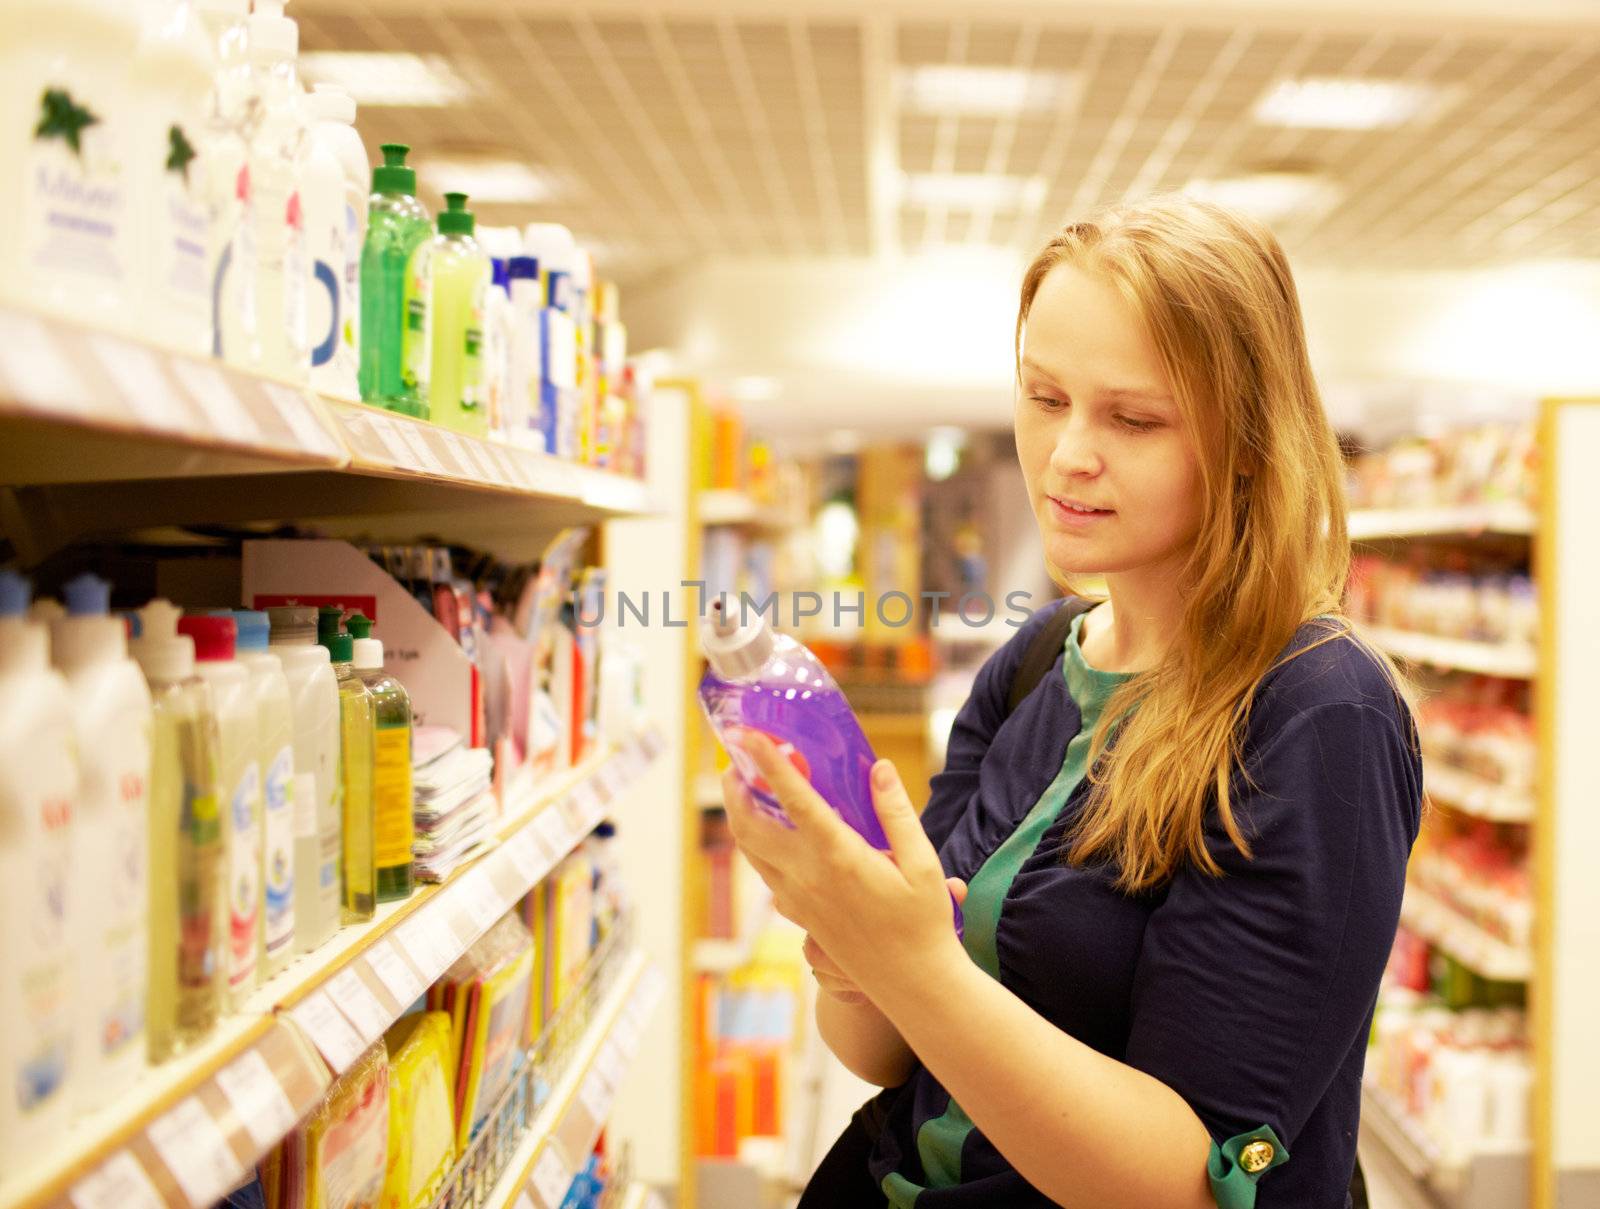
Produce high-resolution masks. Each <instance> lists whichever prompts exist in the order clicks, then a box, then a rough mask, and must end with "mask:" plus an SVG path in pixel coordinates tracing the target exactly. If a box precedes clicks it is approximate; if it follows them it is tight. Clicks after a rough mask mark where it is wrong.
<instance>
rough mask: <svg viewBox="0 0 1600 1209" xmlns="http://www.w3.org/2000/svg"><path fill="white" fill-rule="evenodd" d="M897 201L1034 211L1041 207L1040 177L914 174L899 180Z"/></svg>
mask: <svg viewBox="0 0 1600 1209" xmlns="http://www.w3.org/2000/svg"><path fill="white" fill-rule="evenodd" d="M900 196H901V199H902V200H904V201H907V202H910V203H911V204H912V205H916V206H928V207H932V206H945V207H949V208H953V209H958V210H1037V209H1038V208H1039V207H1040V206H1042V205H1044V196H1045V180H1044V177H1042V176H1001V175H999V174H997V173H988V172H918V173H904V174H902V175H901V178H900Z"/></svg>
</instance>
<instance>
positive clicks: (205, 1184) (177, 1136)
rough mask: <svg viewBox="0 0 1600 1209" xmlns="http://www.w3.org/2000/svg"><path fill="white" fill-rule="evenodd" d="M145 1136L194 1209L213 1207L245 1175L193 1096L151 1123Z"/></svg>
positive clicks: (225, 1142)
mask: <svg viewBox="0 0 1600 1209" xmlns="http://www.w3.org/2000/svg"><path fill="white" fill-rule="evenodd" d="M145 1136H146V1137H148V1138H149V1139H150V1145H152V1146H154V1147H155V1150H156V1153H157V1154H158V1155H160V1156H161V1161H162V1162H163V1163H165V1164H166V1165H167V1170H169V1171H171V1172H172V1178H173V1179H175V1180H177V1181H178V1187H180V1188H182V1189H183V1195H184V1196H186V1197H188V1198H189V1204H191V1205H192V1206H194V1209H209V1207H210V1206H212V1205H214V1204H216V1203H217V1202H218V1201H219V1200H221V1199H222V1198H223V1197H225V1196H227V1195H228V1192H229V1190H230V1189H232V1187H233V1185H234V1182H235V1181H236V1180H238V1178H239V1177H240V1176H241V1175H243V1174H244V1171H243V1169H242V1168H241V1167H240V1165H239V1160H238V1159H236V1158H234V1157H233V1151H231V1150H229V1149H228V1140H227V1139H226V1138H224V1137H223V1136H222V1130H220V1129H218V1128H217V1123H216V1122H215V1121H213V1120H212V1119H211V1114H210V1113H208V1112H207V1111H206V1106H205V1105H204V1104H202V1103H200V1101H199V1100H197V1099H195V1098H194V1097H193V1096H189V1097H188V1098H186V1099H183V1100H180V1101H179V1102H178V1104H177V1106H176V1107H174V1108H173V1109H172V1110H171V1111H170V1112H168V1113H167V1114H166V1116H163V1117H157V1118H156V1119H155V1120H154V1121H152V1122H150V1128H149V1129H147V1130H146V1131H145Z"/></svg>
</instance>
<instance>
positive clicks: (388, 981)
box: [367, 944, 426, 1008]
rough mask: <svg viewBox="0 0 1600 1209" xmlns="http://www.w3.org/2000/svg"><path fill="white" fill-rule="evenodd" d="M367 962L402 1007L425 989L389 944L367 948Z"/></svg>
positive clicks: (414, 1000)
mask: <svg viewBox="0 0 1600 1209" xmlns="http://www.w3.org/2000/svg"><path fill="white" fill-rule="evenodd" d="M367 964H368V965H369V966H371V967H372V972H373V973H374V974H376V975H377V976H378V981H379V982H381V983H383V985H384V986H386V987H388V988H389V994H391V995H393V996H394V997H395V1001H396V1002H397V1003H399V1004H400V1006H401V1007H402V1008H406V1007H409V1006H410V1005H411V1004H413V1003H415V1002H416V999H417V996H419V995H421V994H422V992H423V991H424V990H425V989H426V988H425V987H424V986H423V985H422V980H421V979H419V978H418V977H417V976H416V975H415V974H413V973H412V972H411V967H410V966H409V965H407V964H406V959H405V958H404V957H401V956H400V954H399V953H397V952H396V951H395V948H394V946H393V945H391V944H379V945H377V946H376V947H375V948H372V949H369V950H368V951H367Z"/></svg>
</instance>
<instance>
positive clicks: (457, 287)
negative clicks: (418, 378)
mask: <svg viewBox="0 0 1600 1209" xmlns="http://www.w3.org/2000/svg"><path fill="white" fill-rule="evenodd" d="M444 199H445V203H446V205H448V206H449V209H447V210H441V211H440V212H439V233H438V234H437V235H435V236H434V237H433V248H432V252H431V254H430V260H429V270H430V272H431V273H432V275H433V303H432V305H431V306H430V307H429V311H430V312H431V321H432V323H433V367H432V369H431V371H430V373H429V380H428V412H429V416H430V417H431V418H432V420H433V422H434V423H435V424H443V425H444V426H445V427H447V428H454V429H455V430H456V431H458V432H465V433H470V434H472V435H473V436H477V437H482V436H487V435H488V433H489V403H488V399H487V397H486V395H485V391H484V381H483V325H484V311H485V307H486V306H487V303H488V295H489V284H490V281H491V278H492V275H493V271H494V270H493V266H492V265H491V264H490V263H489V255H488V253H486V252H485V251H484V250H483V248H482V246H481V245H480V244H479V243H478V241H477V240H476V239H474V238H473V229H474V219H473V216H472V211H470V210H468V209H467V208H466V207H467V195H466V194H465V193H446V194H445V195H444Z"/></svg>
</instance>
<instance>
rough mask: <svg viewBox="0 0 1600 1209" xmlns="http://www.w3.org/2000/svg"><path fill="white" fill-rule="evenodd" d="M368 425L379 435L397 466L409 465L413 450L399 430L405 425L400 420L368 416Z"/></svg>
mask: <svg viewBox="0 0 1600 1209" xmlns="http://www.w3.org/2000/svg"><path fill="white" fill-rule="evenodd" d="M367 425H368V426H369V427H370V428H371V429H372V431H373V432H375V433H376V434H377V436H378V440H379V441H381V442H382V443H383V447H384V448H385V449H386V450H388V451H389V460H390V461H391V462H393V463H394V464H395V465H396V466H399V467H402V468H405V467H409V466H410V465H411V463H412V461H413V458H412V456H411V450H410V449H409V448H408V447H407V446H406V442H405V438H403V437H402V436H401V435H400V432H399V430H400V429H401V428H403V427H404V425H403V424H401V423H400V422H398V421H392V420H389V419H387V418H383V417H378V416H368V417H367Z"/></svg>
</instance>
